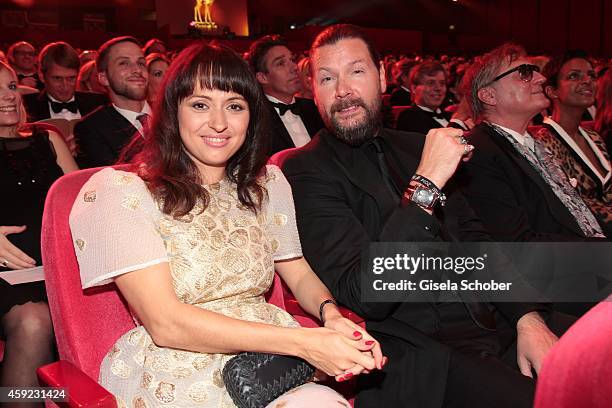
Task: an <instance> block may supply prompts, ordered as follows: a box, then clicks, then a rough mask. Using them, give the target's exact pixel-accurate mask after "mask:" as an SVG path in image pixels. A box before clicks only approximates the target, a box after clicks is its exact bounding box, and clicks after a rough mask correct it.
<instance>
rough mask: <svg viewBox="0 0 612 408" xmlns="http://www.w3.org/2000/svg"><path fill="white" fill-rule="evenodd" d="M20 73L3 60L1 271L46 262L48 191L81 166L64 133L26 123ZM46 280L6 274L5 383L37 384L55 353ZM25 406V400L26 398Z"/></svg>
mask: <svg viewBox="0 0 612 408" xmlns="http://www.w3.org/2000/svg"><path fill="white" fill-rule="evenodd" d="M17 88H18V82H17V75H16V74H15V71H13V69H12V68H10V67H9V66H8V65H6V64H5V63H3V62H1V61H0V191H1V192H2V200H0V274H1V273H2V271H6V270H13V269H25V268H31V267H34V266H37V265H41V256H40V232H41V222H42V213H43V208H44V203H45V197H46V195H47V191H48V190H49V187H51V184H53V182H54V181H55V180H57V179H58V178H59V177H60V176H61V175H62V174H65V173H68V172H71V171H74V170H77V169H78V168H77V165H76V163H75V162H74V159H73V158H72V156H71V155H70V152H69V151H68V148H67V147H66V144H65V143H64V141H63V139H62V138H61V137H60V136H59V135H58V134H57V133H54V132H50V131H44V130H41V129H37V128H36V127H32V126H26V125H24V123H23V122H24V121H25V110H24V108H23V105H22V102H21V95H20V93H19V92H18V90H17ZM45 300H46V295H45V288H44V282H33V283H25V284H20V285H15V286H11V285H10V284H8V283H7V282H5V281H4V280H2V279H0V319H1V320H0V335H1V336H2V338H3V339H4V341H5V352H4V359H3V361H2V369H1V371H0V386H20V387H24V386H36V385H38V382H37V380H36V368H37V367H38V366H40V365H43V364H46V363H48V362H51V361H52V359H53V348H54V346H53V343H54V342H53V329H52V325H51V318H50V316H49V308H48V306H47V304H46V302H45ZM21 406H24V405H23V404H22V405H21Z"/></svg>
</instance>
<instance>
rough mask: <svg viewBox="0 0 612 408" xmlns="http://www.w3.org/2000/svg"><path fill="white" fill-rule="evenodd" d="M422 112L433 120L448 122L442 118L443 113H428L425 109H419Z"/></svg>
mask: <svg viewBox="0 0 612 408" xmlns="http://www.w3.org/2000/svg"><path fill="white" fill-rule="evenodd" d="M421 110H422V111H423V112H425V113H426V114H428V115H429V116H431V117H432V118H433V119H444V120H448V119H446V118H445V117H444V112H442V111H439V112H435V111H433V112H432V111H428V110H425V109H421Z"/></svg>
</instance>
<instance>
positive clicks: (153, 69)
mask: <svg viewBox="0 0 612 408" xmlns="http://www.w3.org/2000/svg"><path fill="white" fill-rule="evenodd" d="M146 62H147V71H148V72H149V82H148V83H147V102H149V105H151V106H153V105H154V104H155V100H156V99H157V94H158V92H159V86H160V85H161V83H162V80H163V79H164V74H165V73H166V71H167V70H168V66H170V60H169V59H168V58H167V57H166V56H165V55H163V54H160V53H157V52H154V53H152V54H149V55H147V57H146Z"/></svg>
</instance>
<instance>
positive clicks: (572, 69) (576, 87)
mask: <svg viewBox="0 0 612 408" xmlns="http://www.w3.org/2000/svg"><path fill="white" fill-rule="evenodd" d="M595 78H596V75H595V70H593V67H592V66H591V63H589V62H588V61H587V60H585V59H582V58H574V59H571V60H569V61H567V62H566V63H565V64H563V66H562V67H561V70H559V77H558V81H557V82H558V86H557V89H554V90H552V98H553V101H554V100H555V99H557V100H558V102H559V103H561V104H564V105H568V106H575V107H579V108H585V109H586V108H588V107H589V106H591V105H593V104H594V103H595V85H596V79H595Z"/></svg>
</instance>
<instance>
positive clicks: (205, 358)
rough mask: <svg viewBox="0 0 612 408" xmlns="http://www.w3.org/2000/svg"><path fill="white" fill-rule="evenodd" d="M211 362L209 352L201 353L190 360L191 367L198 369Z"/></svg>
mask: <svg viewBox="0 0 612 408" xmlns="http://www.w3.org/2000/svg"><path fill="white" fill-rule="evenodd" d="M211 362H212V356H211V355H209V354H202V355H201V356H197V357H195V358H194V359H193V361H192V362H191V365H193V368H195V369H196V370H198V371H201V370H203V369H205V368H206V367H207V366H208V365H209V364H210V363H211Z"/></svg>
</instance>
